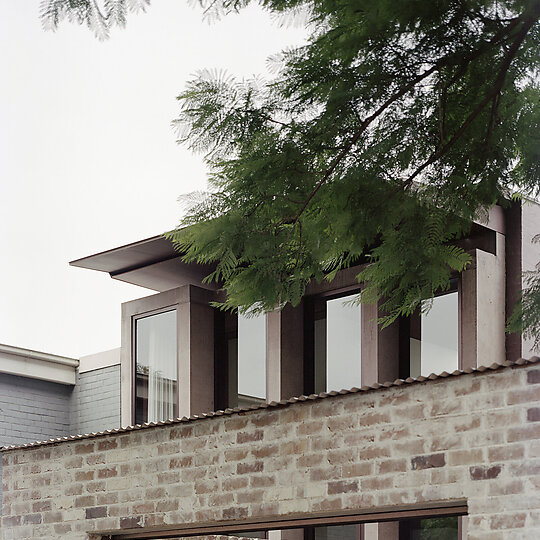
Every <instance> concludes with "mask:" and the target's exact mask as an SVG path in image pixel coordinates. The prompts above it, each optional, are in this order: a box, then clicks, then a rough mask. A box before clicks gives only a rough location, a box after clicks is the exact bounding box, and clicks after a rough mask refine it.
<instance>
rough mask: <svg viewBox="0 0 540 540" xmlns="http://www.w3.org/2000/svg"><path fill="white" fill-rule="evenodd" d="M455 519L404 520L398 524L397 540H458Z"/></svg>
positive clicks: (457, 527) (456, 521)
mask: <svg viewBox="0 0 540 540" xmlns="http://www.w3.org/2000/svg"><path fill="white" fill-rule="evenodd" d="M458 538H459V526H458V518H457V517H437V518H431V519H406V520H403V521H401V522H400V524H399V540H458Z"/></svg>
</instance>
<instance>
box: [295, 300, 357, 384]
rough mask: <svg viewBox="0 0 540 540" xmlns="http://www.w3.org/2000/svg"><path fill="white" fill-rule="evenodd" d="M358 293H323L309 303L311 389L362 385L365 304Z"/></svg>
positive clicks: (308, 339)
mask: <svg viewBox="0 0 540 540" xmlns="http://www.w3.org/2000/svg"><path fill="white" fill-rule="evenodd" d="M355 297H356V293H354V294H348V295H345V296H338V297H335V296H334V297H329V298H324V297H319V298H316V299H312V301H311V302H310V303H307V307H306V309H307V310H309V315H308V316H309V318H310V320H308V321H306V331H307V332H306V347H305V349H306V362H307V363H308V364H311V366H306V368H307V369H306V372H307V375H308V377H310V378H311V379H312V380H311V381H306V387H307V392H310V391H314V392H316V393H319V392H327V391H331V390H341V389H343V388H346V389H349V388H352V387H353V386H358V387H359V386H361V370H362V366H361V356H362V351H361V346H362V337H361V336H362V321H361V315H362V308H361V306H360V305H358V304H355V303H354V299H355Z"/></svg>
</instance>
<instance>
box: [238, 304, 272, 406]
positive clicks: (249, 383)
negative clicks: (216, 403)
mask: <svg viewBox="0 0 540 540" xmlns="http://www.w3.org/2000/svg"><path fill="white" fill-rule="evenodd" d="M265 400H266V315H264V314H262V315H257V316H250V317H246V316H245V315H238V405H239V406H240V407H247V406H249V405H254V404H258V403H264V402H265Z"/></svg>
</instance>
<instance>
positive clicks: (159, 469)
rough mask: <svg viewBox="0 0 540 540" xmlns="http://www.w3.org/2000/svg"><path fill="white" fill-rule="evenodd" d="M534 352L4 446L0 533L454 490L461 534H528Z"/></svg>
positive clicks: (538, 467)
mask: <svg viewBox="0 0 540 540" xmlns="http://www.w3.org/2000/svg"><path fill="white" fill-rule="evenodd" d="M539 406H540V369H539V368H538V366H537V365H536V366H535V365H532V366H524V367H515V368H506V369H502V370H499V371H494V372H491V371H486V372H484V373H475V374H472V375H463V376H459V377H448V378H444V379H438V380H434V381H426V382H423V383H418V384H412V385H403V386H395V387H390V388H384V387H381V388H380V389H378V390H373V391H369V392H360V393H353V394H347V395H343V396H336V397H330V398H328V399H319V400H314V401H311V400H308V401H305V402H302V403H298V404H295V405H290V406H282V407H277V408H269V409H263V410H255V411H251V412H244V413H239V414H234V415H231V416H228V415H223V416H217V417H211V418H207V419H200V420H195V421H191V422H186V423H180V424H172V425H163V426H156V427H149V428H146V429H140V430H134V431H130V432H126V433H117V434H111V435H102V436H99V437H94V438H90V439H85V440H75V441H66V442H62V443H56V444H52V445H47V446H40V447H35V448H26V449H12V450H6V451H4V502H3V504H4V506H3V511H4V516H3V518H2V528H1V529H0V530H1V535H2V536H1V537H2V538H3V539H6V540H7V539H8V538H9V539H11V538H19V539H29V538H50V539H52V538H58V537H62V538H68V539H73V540H76V539H86V538H88V537H89V536H88V534H89V533H92V531H105V530H120V529H129V528H138V527H156V526H160V525H162V524H185V523H194V522H207V521H220V520H227V519H234V520H236V519H245V518H248V517H255V516H257V517H270V516H274V515H278V514H279V515H287V514H291V513H307V512H322V511H338V510H342V509H343V510H346V509H369V508H377V507H385V506H389V505H403V504H418V503H422V502H426V503H428V502H432V501H440V500H458V499H464V498H465V499H467V502H468V508H469V518H468V538H469V539H471V540H517V539H532V538H540V481H539V478H540V440H539V438H540V431H539V429H540V423H538V421H537V416H536V414H537V413H536V412H532V413H531V412H530V411H535V410H537V409H538V407H539Z"/></svg>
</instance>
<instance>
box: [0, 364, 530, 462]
mask: <svg viewBox="0 0 540 540" xmlns="http://www.w3.org/2000/svg"><path fill="white" fill-rule="evenodd" d="M539 363H540V358H539V357H538V356H533V357H531V358H528V359H525V358H519V359H518V360H516V361H514V362H503V363H502V364H496V363H494V364H491V365H490V366H480V367H477V368H467V369H464V370H456V371H453V372H452V373H448V372H446V371H443V372H442V373H440V374H439V375H436V374H435V373H432V374H431V375H429V376H428V377H423V376H421V377H416V378H412V377H409V378H407V379H396V380H395V381H392V382H385V383H381V384H379V383H375V384H373V385H371V386H362V387H361V388H356V387H355V388H351V389H350V390H341V391H339V392H337V391H332V392H321V393H320V394H311V395H309V396H300V397H292V398H290V399H283V400H281V401H272V402H271V403H265V404H262V405H252V406H251V407H237V408H234V409H225V410H220V411H214V412H209V413H203V414H200V415H193V416H190V417H187V416H184V417H182V418H176V419H172V420H164V421H162V422H148V423H145V424H137V425H133V426H126V427H121V428H116V429H107V430H105V431H99V432H96V433H86V434H84V435H70V436H66V437H57V438H55V439H48V440H46V441H36V442H31V443H25V444H19V445H12V446H4V447H1V448H0V452H8V451H10V450H22V449H24V448H36V447H40V446H47V445H51V444H59V443H63V442H69V441H79V440H85V439H93V438H98V437H105V436H107V435H116V434H122V433H129V432H131V431H138V430H140V429H149V428H155V427H160V426H169V425H171V424H184V423H191V422H195V421H200V420H204V419H208V418H214V417H218V416H230V415H236V414H240V413H247V412H251V411H260V410H264V409H275V408H281V407H288V406H291V405H294V404H298V403H303V402H306V401H317V400H321V399H328V398H336V397H340V396H345V395H349V394H357V393H363V392H373V391H378V390H381V389H384V388H392V387H398V386H403V385H412V384H419V383H424V382H428V383H429V382H431V381H436V380H440V379H446V378H448V377H462V376H467V375H472V374H482V373H486V372H491V371H498V370H502V369H507V368H519V367H524V366H529V365H532V364H539Z"/></svg>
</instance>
